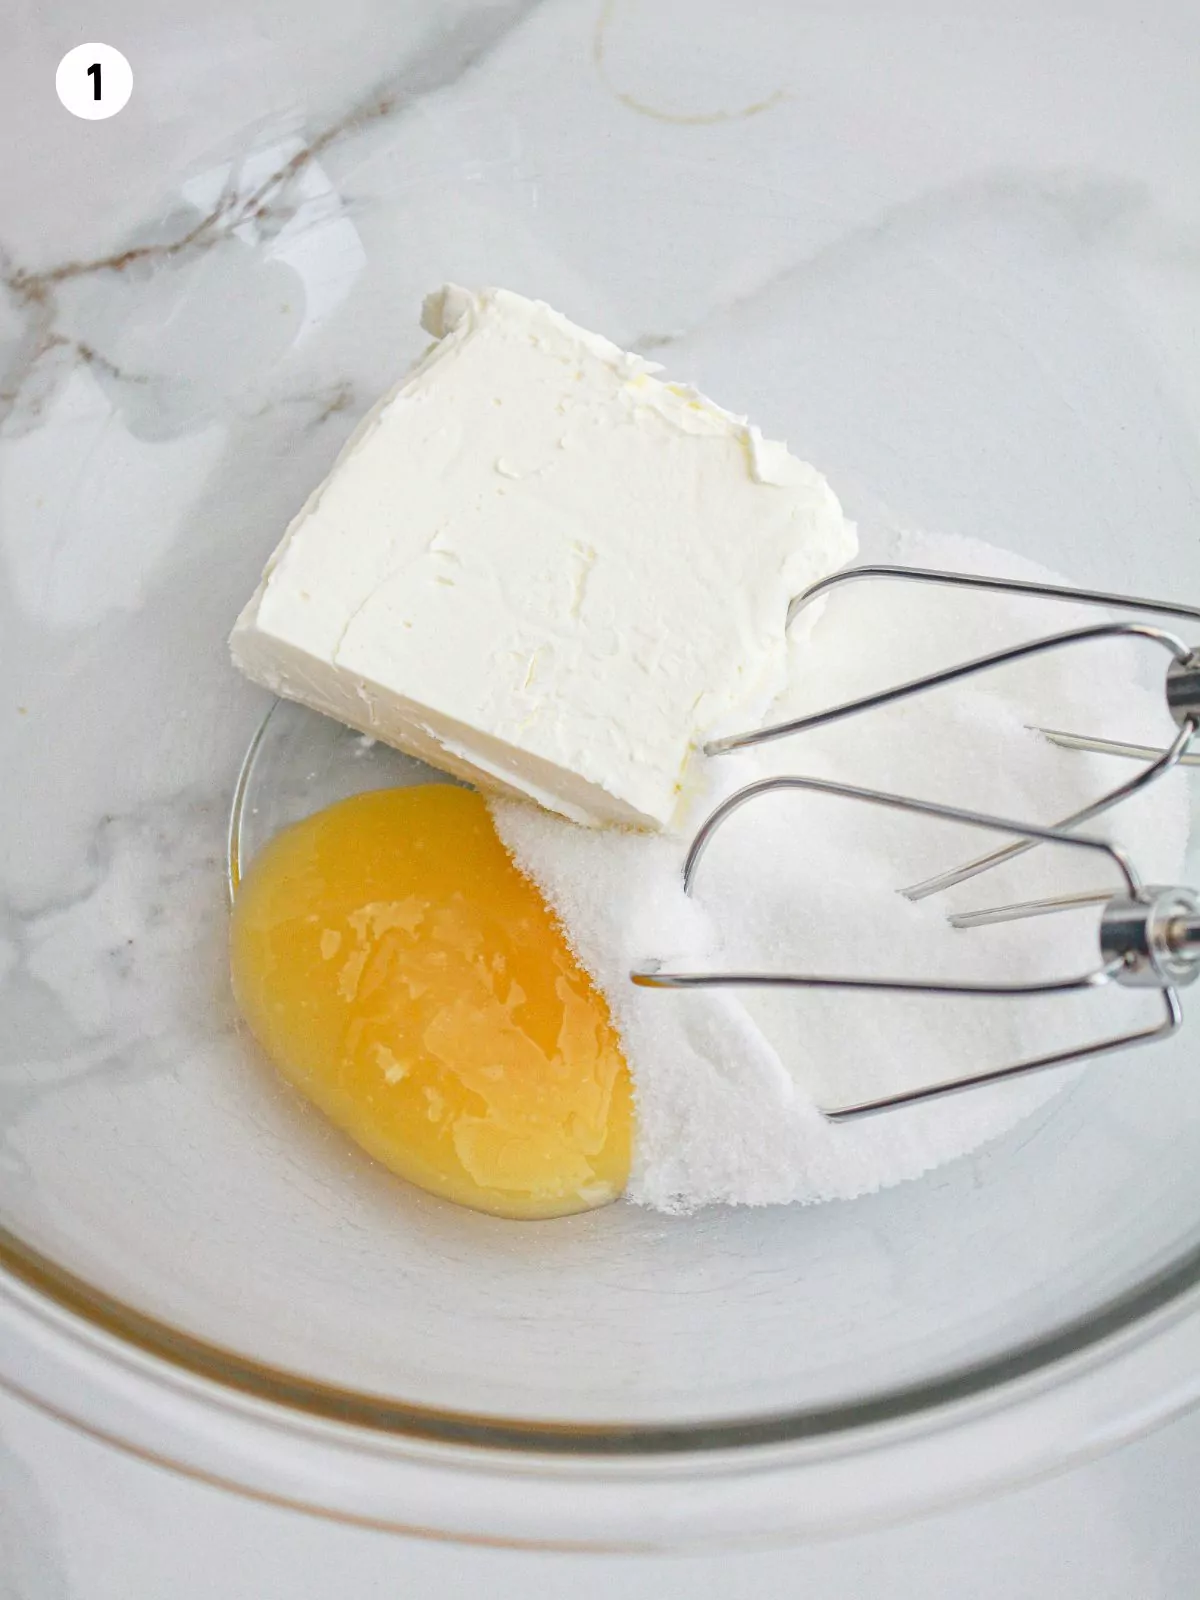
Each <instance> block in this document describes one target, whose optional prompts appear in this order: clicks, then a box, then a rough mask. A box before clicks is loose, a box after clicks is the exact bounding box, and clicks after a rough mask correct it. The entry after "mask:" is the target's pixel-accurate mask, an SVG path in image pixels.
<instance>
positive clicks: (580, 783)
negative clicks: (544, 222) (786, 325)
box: [231, 287, 856, 828]
mask: <svg viewBox="0 0 1200 1600" xmlns="http://www.w3.org/2000/svg"><path fill="white" fill-rule="evenodd" d="M423 321H424V325H425V327H426V328H427V330H428V331H429V332H430V333H432V334H433V335H434V337H435V339H436V343H435V344H433V345H432V347H431V348H430V349H429V350H428V351H427V352H426V354H425V355H424V357H423V358H422V359H421V360H420V361H419V362H418V363H417V365H416V366H415V367H414V368H413V370H412V371H411V372H410V373H409V375H408V376H407V377H406V378H404V379H403V380H402V381H401V382H400V383H399V384H398V385H397V387H396V388H395V389H393V390H392V391H391V393H390V394H388V395H386V396H385V397H384V398H383V399H382V400H381V401H380V402H379V404H378V405H376V406H375V407H374V409H373V410H372V411H371V412H370V414H369V415H368V416H367V417H366V419H365V420H364V422H363V423H362V425H361V426H360V427H359V428H358V430H357V432H356V433H355V434H354V436H353V437H352V438H351V440H350V442H349V443H348V444H347V446H346V448H345V449H344V450H343V452H342V454H341V456H340V458H339V460H338V461H337V464H336V465H335V467H334V469H333V471H332V472H331V473H330V475H329V477H328V478H327V479H326V480H325V482H324V483H323V484H321V486H320V487H319V488H318V489H317V490H316V491H315V492H314V493H313V494H312V495H311V496H310V498H309V500H308V503H307V504H306V505H305V506H304V508H303V510H302V511H301V512H300V514H299V515H298V516H297V517H296V518H295V520H294V521H293V522H292V524H291V526H290V527H289V528H288V530H287V532H286V533H285V535H284V537H283V540H282V542H281V544H280V545H279V547H278V549H277V550H276V551H275V553H274V555H273V556H272V557H271V559H270V561H269V562H268V564H267V568H266V571H265V572H264V574H263V578H262V582H261V583H260V585H259V587H258V590H257V592H256V593H255V594H254V596H253V598H252V599H251V600H250V602H249V604H248V605H247V606H246V608H245V610H244V611H243V612H242V614H241V616H240V617H239V619H238V621H237V624H236V626H235V628H234V631H233V637H232V640H231V648H232V651H233V658H234V661H235V662H236V664H237V665H238V666H239V667H240V668H241V669H242V671H243V672H245V673H247V674H248V675H249V676H250V677H251V678H253V679H254V680H255V681H256V682H258V683H261V684H264V685H265V686H266V687H267V688H269V689H271V690H273V691H274V692H275V693H276V694H280V695H284V696H286V697H287V698H289V699H292V700H298V701H301V702H302V703H303V704H305V705H308V706H312V707H315V708H316V709H317V710H318V711H323V712H325V713H327V714H328V715H330V716H333V717H337V718H339V719H340V720H341V721H343V722H347V723H349V724H351V725H352V726H353V727H356V728H359V729H361V730H362V731H363V732H364V733H368V734H370V735H372V736H373V737H375V738H378V739H382V740H384V741H385V742H386V743H388V744H391V745H395V746H397V747H399V748H400V749H402V750H407V751H410V752H411V753H412V754H414V755H417V756H419V757H421V758H422V759H423V760H425V761H429V762H431V763H432V764H433V765H434V766H437V767H440V768H442V769H444V770H446V771H448V772H451V773H454V774H456V775H458V776H459V777H463V778H467V779H469V780H471V781H473V782H477V783H479V784H482V785H484V786H485V787H491V788H494V789H499V790H502V791H506V792H508V793H511V794H517V795H524V796H528V797H529V798H531V799H533V800H536V801H538V802H540V803H541V804H542V805H544V806H547V807H549V808H550V809H551V810H554V811H557V812H560V813H561V814H562V815H563V816H566V817H570V818H572V819H574V820H575V821H577V822H582V823H589V824H595V825H602V824H611V823H619V824H626V825H631V826H634V827H643V828H660V827H669V826H670V823H671V819H672V816H673V814H674V812H675V810H676V806H677V803H678V797H679V794H680V792H681V788H682V786H683V784H684V782H685V775H686V772H687V768H688V763H689V761H690V760H691V759H692V756H693V754H694V752H695V750H696V747H697V745H698V744H699V743H700V742H701V741H702V740H703V738H704V737H705V736H706V735H708V734H710V733H712V732H719V731H722V730H729V729H733V728H739V727H745V726H751V725H753V723H754V722H755V721H756V720H757V719H758V718H760V717H761V716H762V714H763V713H764V712H765V710H766V708H767V706H768V705H769V703H770V701H771V699H772V698H773V696H774V695H775V694H776V693H777V692H778V690H779V689H780V687H781V686H782V683H783V681H784V676H785V667H786V649H785V640H784V626H785V617H786V613H787V606H788V601H789V599H790V598H791V596H792V595H794V594H796V593H797V592H798V591H799V590H801V589H803V588H805V587H806V586H807V585H809V584H810V583H813V582H815V581H816V580H817V579H818V578H821V577H823V576H824V575H825V574H827V573H829V572H831V571H833V570H834V569H835V568H837V567H840V566H841V565H842V564H843V563H844V562H846V561H847V560H848V559H849V558H850V557H851V556H852V555H853V554H854V551H855V549H856V540H855V536H854V531H853V528H852V527H851V525H850V524H848V523H847V522H846V520H845V519H844V518H843V516H842V513H841V509H840V507H839V505H838V502H837V500H836V499H835V497H834V495H833V493H832V491H831V490H830V488H829V486H828V485H827V484H826V482H825V480H824V479H823V478H822V477H821V475H820V474H819V473H818V472H816V471H815V470H814V469H813V468H812V467H810V466H806V465H805V464H804V463H803V462H801V461H798V460H796V459H795V458H793V457H792V456H790V455H789V454H788V452H787V450H786V449H785V447H784V446H783V445H781V444H774V443H771V442H769V441H766V440H764V439H763V438H762V437H761V436H760V435H759V433H758V432H757V430H755V429H754V428H752V427H750V426H749V425H748V424H747V423H746V422H745V421H744V420H742V419H741V418H738V417H735V416H731V415H730V414H729V413H728V412H726V411H723V410H722V409H721V408H720V407H719V406H716V405H714V404H713V403H712V402H711V401H709V400H706V399H705V398H704V397H703V396H702V395H700V394H697V393H696V392H695V391H694V390H692V389H689V388H686V387H684V386H682V385H680V384H674V383H663V382H661V381H660V380H659V379H658V378H656V377H655V376H654V373H655V372H656V371H658V370H659V369H658V368H657V367H655V366H654V365H653V364H652V363H650V362H647V361H643V360H642V359H641V358H640V357H639V356H635V355H628V354H626V353H625V352H624V351H622V350H619V349H618V348H617V347H616V346H615V345H613V344H610V343H609V341H608V340H607V339H603V338H601V337H599V336H598V335H596V334H593V333H587V332H585V331H584V330H583V329H582V328H578V327H576V326H575V325H574V324H573V323H571V322H569V321H568V320H567V319H566V317H564V316H561V315H560V314H559V313H558V312H556V311H553V310H551V309H550V307H549V306H546V305H544V304H542V303H540V302H538V301H533V300H526V299H524V298H523V297H522V296H520V295H517V294H512V293H509V292H508V291H507V290H503V289H484V290H481V291H480V292H478V293H468V292H467V291H465V290H462V289H458V288H453V287H449V288H446V289H443V290H441V291H440V292H439V293H437V294H435V295H431V296H430V297H429V299H428V300H427V301H426V304H425V314H424V318H423Z"/></svg>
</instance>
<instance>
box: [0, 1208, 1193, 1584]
mask: <svg viewBox="0 0 1200 1600" xmlns="http://www.w3.org/2000/svg"><path fill="white" fill-rule="evenodd" d="M1198 1334H1200V1247H1197V1248H1196V1249H1195V1250H1192V1251H1189V1252H1188V1254H1187V1256H1186V1257H1185V1258H1183V1259H1182V1260H1181V1261H1179V1262H1176V1263H1174V1264H1172V1265H1169V1266H1166V1267H1164V1268H1163V1269H1161V1270H1160V1271H1159V1272H1157V1273H1155V1274H1154V1275H1153V1276H1152V1277H1151V1278H1150V1279H1149V1280H1147V1281H1146V1282H1144V1283H1143V1284H1140V1285H1138V1286H1136V1287H1135V1288H1134V1289H1132V1290H1130V1291H1128V1292H1126V1293H1123V1294H1120V1295H1118V1296H1115V1297H1113V1298H1112V1299H1111V1300H1109V1301H1108V1302H1106V1303H1105V1305H1104V1306H1103V1307H1102V1308H1100V1310H1099V1311H1098V1312H1097V1313H1094V1314H1092V1315H1089V1316H1084V1317H1080V1318H1076V1319H1074V1320H1073V1321H1071V1322H1069V1323H1066V1324H1064V1325H1063V1326H1061V1327H1060V1328H1058V1329H1056V1330H1054V1332H1053V1333H1052V1334H1051V1335H1050V1336H1049V1337H1047V1338H1042V1339H1039V1340H1036V1341H1030V1342H1028V1343H1026V1344H1024V1345H1022V1346H1021V1347H1019V1349H1017V1350H1015V1351H1010V1352H1006V1353H1004V1354H1002V1355H1000V1356H997V1357H994V1358H991V1359H989V1360H986V1361H983V1362H979V1363H975V1364H972V1365H964V1366H962V1367H959V1368H957V1369H954V1370H953V1371H951V1372H949V1373H946V1374H944V1375H942V1376H941V1377H939V1378H937V1379H934V1380H928V1381H923V1382H921V1383H918V1384H912V1385H908V1386H906V1387H903V1388H897V1389H894V1390H890V1391H882V1392H879V1393H876V1394H873V1395H871V1396H868V1397H866V1398H860V1399H858V1400H856V1401H853V1402H849V1403H845V1404H842V1405H833V1406H825V1407H822V1408H820V1409H818V1410H807V1411H795V1412H781V1413H774V1414H769V1415H762V1416H758V1417H742V1418H730V1419H724V1420H721V1421H717V1422H713V1421H704V1420H702V1421H697V1422H695V1423H676V1424H670V1425H666V1426H663V1425H654V1424H650V1425H647V1424H636V1423H631V1424H616V1425H613V1424H607V1425H603V1426H598V1425H594V1424H563V1423H556V1422H547V1421H541V1420H536V1419H514V1418H505V1417H500V1416H490V1415H479V1414H472V1413H467V1412H458V1411H452V1410H448V1409H441V1408H435V1407H424V1406H419V1405H414V1404H410V1403H407V1402H398V1401H395V1400H391V1399H388V1398H387V1397H384V1396H378V1395H368V1394H364V1393H358V1392H355V1391H352V1390H343V1389H339V1388H337V1387H335V1386H333V1385H330V1384H326V1383H321V1382H316V1381H313V1380H310V1379H307V1378H304V1377H303V1376H301V1375H299V1374H296V1373H293V1372H289V1371H287V1370H285V1369H277V1368H274V1367H271V1366H268V1365H266V1364H262V1363H257V1362H254V1361H250V1360H248V1359H246V1358H244V1357H241V1356H239V1355H238V1354H237V1353H236V1352H234V1351H230V1350H226V1349H224V1348H223V1347H221V1346H219V1345H216V1344H211V1343H208V1342H206V1341H204V1340H200V1339H196V1338H194V1337H193V1336H192V1335H190V1334H187V1333H186V1332H183V1331H182V1330H180V1329H177V1328H174V1327H172V1326H170V1325H169V1324H167V1323H163V1322H158V1321H156V1320H155V1319H154V1318H152V1317H149V1316H146V1315H145V1314H143V1313H141V1312H139V1311H137V1310H135V1309H134V1308H133V1307H130V1306H127V1305H125V1304H123V1303H122V1302H121V1301H119V1300H117V1299H115V1298H114V1297H112V1296H109V1295H107V1294H105V1293H103V1292H102V1291H99V1290H96V1289H94V1288H93V1287H92V1286H91V1285H89V1284H87V1283H86V1282H85V1281H84V1280H83V1279H81V1278H78V1277H76V1276H75V1275H73V1274H72V1273H70V1272H67V1271H65V1270H64V1269H62V1268H60V1267H58V1266H57V1265H56V1264H55V1263H53V1262H51V1261H49V1260H48V1259H47V1258H45V1257H44V1256H42V1255H40V1253H39V1252H37V1251H36V1250H33V1249H31V1248H30V1247H28V1246H26V1245H24V1244H23V1243H22V1242H21V1241H19V1240H16V1239H15V1238H14V1236H13V1235H12V1234H11V1233H9V1232H8V1231H7V1230H5V1229H3V1228H0V1335H3V1337H0V1387H4V1388H6V1389H8V1390H9V1391H11V1392H13V1393H15V1394H16V1395H18V1396H19V1397H20V1398H23V1399H25V1400H27V1401H29V1402H30V1403H32V1404H34V1405H35V1406H38V1407H39V1408H40V1409H42V1410H44V1411H46V1412H48V1413H50V1414H51V1415H53V1416H55V1417H56V1418H58V1419H59V1420H61V1421H64V1422H66V1423H68V1424H70V1425H73V1426H75V1427H77V1428H80V1429H82V1430H83V1431H85V1432H87V1433H90V1434H92V1435H93V1436H94V1437H96V1438H98V1439H100V1440H102V1441H103V1442H105V1443H107V1444H109V1445H113V1446H115V1447H117V1448H120V1449H122V1450H123V1451H125V1452H127V1453H131V1454H133V1455H135V1456H138V1457H141V1458H142V1459H144V1460H148V1461H150V1462H152V1463H154V1464H156V1465H159V1466H162V1467H166V1468H168V1469H171V1470H175V1471H178V1472H181V1473H183V1474H185V1475H188V1476H191V1477H194V1478H198V1479H201V1480H202V1481H205V1482H208V1483H210V1484H214V1485H216V1486H219V1487H222V1488H225V1489H227V1490H230V1491H232V1492H234V1493H238V1494H240V1495H244V1496H249V1497H251V1498H254V1499H258V1500H263V1501H267V1502H269V1503H272V1504H276V1505H280V1506H286V1507H288V1508H290V1509H295V1510H301V1511H305V1512H308V1513H313V1514H317V1515H321V1516H324V1517H327V1518H331V1519H333V1520H335V1521H337V1522H341V1523H347V1524H353V1525H364V1526H370V1527H373V1528H378V1529H384V1530H387V1531H392V1532H399V1533H404V1534H406V1535H410V1536H419V1537H427V1538H436V1539H450V1540H453V1541H459V1542H472V1543H483V1544H489V1545H491V1544H497V1545H501V1546H504V1547H510V1548H522V1549H556V1550H576V1551H581V1550H583V1551H593V1552H600V1551H610V1552H611V1551H627V1552H628V1551H641V1552H647V1553H648V1552H652V1551H665V1550H680V1549H693V1550H695V1549H702V1548H720V1549H728V1548H731V1547H735V1546H745V1547H760V1546H762V1545H764V1544H770V1543H778V1542H783V1541H788V1540H794V1539H796V1538H798V1537H801V1538H804V1537H817V1536H820V1537H828V1536H830V1535H831V1534H834V1533H837V1534H850V1533H854V1532H859V1531H862V1530H863V1529H864V1528H867V1527H872V1526H880V1525H886V1524H887V1523H890V1522H895V1521H898V1520H901V1519H903V1518H905V1517H911V1516H913V1515H918V1514H925V1513H928V1512H929V1511H931V1510H935V1509H940V1508H943V1507H945V1506H947V1505H950V1504H953V1503H956V1502H963V1501H969V1500H971V1499H977V1498H981V1497H982V1496H984V1495H987V1494H992V1493H994V1492H995V1491H996V1490H997V1489H999V1488H1001V1487H1010V1486H1015V1485H1018V1484H1021V1483H1025V1482H1029V1481H1030V1480H1032V1479H1035V1478H1037V1477H1040V1476H1045V1475H1047V1474H1049V1473H1052V1472H1056V1471H1060V1470H1062V1469H1063V1468H1064V1467H1066V1466H1069V1465H1071V1464H1074V1463H1075V1462H1077V1461H1079V1460H1083V1459H1086V1458H1088V1457H1089V1456H1092V1455H1096V1454H1099V1453H1102V1452H1103V1451H1106V1450H1109V1449H1111V1448H1112V1447H1113V1446H1114V1445H1115V1444H1117V1443H1119V1442H1123V1441H1125V1440H1127V1439H1129V1438H1131V1437H1134V1436H1135V1435H1137V1434H1138V1433H1142V1432H1145V1431H1147V1430H1148V1429H1149V1428H1151V1427H1154V1426H1156V1425H1158V1424H1159V1423H1160V1422H1162V1421H1165V1420H1167V1419H1168V1418H1169V1417H1171V1416H1174V1415H1178V1414H1180V1413H1181V1412H1183V1411H1186V1410H1188V1409H1190V1408H1191V1407H1192V1406H1194V1405H1196V1404H1198V1403H1200V1363H1197V1362H1196V1360H1195V1350H1196V1347H1197V1346H1196V1340H1197V1335H1198Z"/></svg>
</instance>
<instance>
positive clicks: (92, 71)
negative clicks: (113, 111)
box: [87, 61, 100, 100]
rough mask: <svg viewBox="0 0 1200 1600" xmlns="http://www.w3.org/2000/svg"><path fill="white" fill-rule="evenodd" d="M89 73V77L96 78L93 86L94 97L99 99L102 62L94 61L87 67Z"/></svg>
mask: <svg viewBox="0 0 1200 1600" xmlns="http://www.w3.org/2000/svg"><path fill="white" fill-rule="evenodd" d="M87 75H88V77H89V78H94V79H95V80H96V81H95V83H94V84H93V86H92V99H93V100H99V98H100V63H99V62H98V61H93V62H92V64H91V66H90V67H89V68H88V69H87Z"/></svg>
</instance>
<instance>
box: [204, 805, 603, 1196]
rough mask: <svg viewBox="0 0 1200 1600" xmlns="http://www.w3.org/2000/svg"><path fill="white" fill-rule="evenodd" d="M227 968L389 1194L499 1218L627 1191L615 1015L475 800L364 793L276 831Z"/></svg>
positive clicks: (297, 1075)
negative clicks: (429, 1197)
mask: <svg viewBox="0 0 1200 1600" xmlns="http://www.w3.org/2000/svg"><path fill="white" fill-rule="evenodd" d="M231 966H232V975H233V987H234V993H235V996H236V998H237V1002H238V1005H239V1007H240V1008H241V1011H242V1014H243V1015H244V1017H245V1019H246V1021H247V1023H248V1024H249V1027H250V1029H251V1031H252V1032H253V1034H254V1036H255V1038H256V1039H257V1040H258V1041H259V1043H260V1044H261V1045H262V1047H263V1048H264V1050H265V1051H266V1052H267V1054H268V1055H269V1056H270V1058H271V1060H272V1061H273V1062H274V1064H275V1066H276V1067H277V1068H278V1070H279V1071H280V1072H281V1073H282V1075H283V1076H284V1077H285V1078H286V1079H287V1080H288V1081H289V1082H290V1083H291V1084H293V1085H294V1086H295V1087H296V1088H297V1089H298V1090H299V1091H300V1092H301V1093H302V1094H304V1095H305V1096H307V1098H308V1099H309V1100H311V1101H312V1102H313V1103H314V1104H315V1105H317V1106H318V1107H320V1109H321V1110H322V1111H323V1112H324V1113H325V1114H326V1115H327V1116H328V1117H329V1118H330V1119H331V1120H332V1121H333V1122H334V1123H336V1124H337V1125H338V1127H340V1128H342V1129H344V1131H345V1132H346V1133H348V1134H349V1135H350V1136H351V1138H353V1139H355V1140H356V1141H357V1142H358V1143H359V1144H360V1145H361V1146H362V1147H363V1148H364V1149H365V1150H367V1151H368V1152H369V1153H370V1154H371V1155H372V1156H375V1157H376V1158H377V1159H378V1160H380V1161H382V1162H383V1163H384V1164H385V1165H386V1166H387V1167H389V1168H390V1169H391V1170H392V1171H393V1172H396V1173H398V1174H399V1175H400V1176H401V1177H403V1178H407V1179H408V1180H410V1181H411V1182H412V1183H415V1184H418V1185H419V1186H420V1187H421V1188H423V1189H427V1190H429V1191H431V1192H432V1193H434V1194H438V1195H442V1196H444V1197H445V1198H446V1199H448V1200H454V1201H457V1202H458V1203H459V1204H461V1205H465V1206H471V1207H474V1208H475V1209H476V1210H480V1211H488V1212H492V1213H494V1214H496V1215H498V1216H504V1217H556V1216H564V1215H566V1214H568V1213H570V1212H575V1211H584V1210H588V1209H590V1208H592V1207H594V1206H598V1205H603V1204H605V1203H606V1202H607V1201H609V1200H612V1199H614V1198H615V1197H616V1196H617V1195H618V1194H620V1192H621V1190H622V1189H623V1187H624V1185H625V1181H626V1178H627V1176H628V1173H629V1161H630V1150H631V1144H632V1130H633V1112H632V1095H631V1088H630V1081H629V1074H628V1070H627V1068H626V1066H625V1063H624V1060H623V1059H622V1056H621V1050H620V1045H619V1042H618V1038H617V1034H616V1030H615V1029H614V1027H613V1024H612V1021H611V1019H610V1017H609V1013H608V1008H607V1006H606V1004H605V1002H604V1000H603V998H602V997H601V995H600V994H599V993H598V991H597V990H596V989H595V988H594V986H593V985H592V983H591V980H590V979H589V978H588V976H587V974H586V973H585V972H584V971H583V970H582V968H581V967H580V966H579V964H578V962H577V961H576V960H575V958H574V956H573V955H572V953H571V951H570V949H569V948H568V946H567V944H566V942H565V940H564V938H563V935H562V933H561V931H560V930H559V928H558V926H557V924H556V923H555V921H554V918H553V916H552V915H551V913H550V911H549V909H548V907H547V906H546V904H545V902H544V901H543V900H542V898H541V896H540V895H539V893H538V891H537V890H536V889H535V888H534V886H533V885H532V884H531V883H530V882H529V880H528V879H526V878H525V877H523V876H522V874H521V873H520V872H519V871H518V870H517V868H516V867H515V866H514V865H513V863H512V861H511V859H510V858H509V856H508V854H507V853H506V851H505V849H504V847H503V845H502V844H501V843H500V840H499V838H498V836H497V834H496V831H495V829H494V828H493V826H492V823H491V819H490V817H489V816H488V811H487V806H486V804H485V803H484V801H483V798H482V797H481V796H480V795H479V794H477V793H476V792H475V791H473V790H469V789H461V788H456V787H453V786H451V785H449V784H421V785H417V786H415V787H412V788H403V789H381V790H376V791H373V792H371V793H367V794H360V795H355V796H353V797H352V798H351V799H348V800H343V801H341V802H339V803H338V804H337V805H333V806H330V807H328V808H327V809H326V810H324V811H320V812H317V813H316V814H315V815H313V816H311V817H308V818H306V819H305V820H304V821H303V822H299V823H296V824H294V825H293V826H292V827H290V828H287V829H285V830H284V831H283V832H281V833H280V834H278V835H277V836H276V837H275V838H274V839H272V840H271V841H270V843H269V844H267V845H266V846H265V848H264V849H263V850H262V851H260V853H259V854H258V855H257V856H256V857H255V859H254V861H253V862H252V864H251V866H250V869H249V871H248V873H247V874H246V877H245V878H244V879H243V881H242V883H241V884H240V886H239V888H238V891H237V894H236V897H235V903H234V909H233V919H232V931H231Z"/></svg>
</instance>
